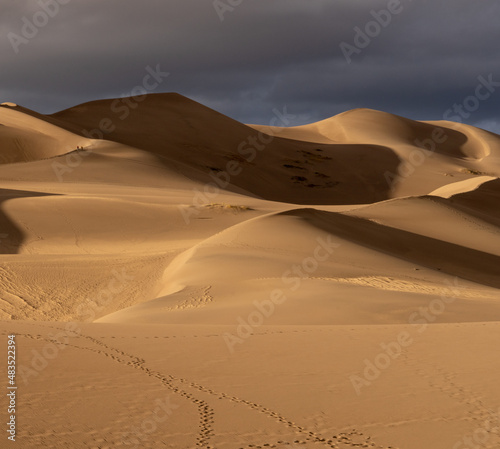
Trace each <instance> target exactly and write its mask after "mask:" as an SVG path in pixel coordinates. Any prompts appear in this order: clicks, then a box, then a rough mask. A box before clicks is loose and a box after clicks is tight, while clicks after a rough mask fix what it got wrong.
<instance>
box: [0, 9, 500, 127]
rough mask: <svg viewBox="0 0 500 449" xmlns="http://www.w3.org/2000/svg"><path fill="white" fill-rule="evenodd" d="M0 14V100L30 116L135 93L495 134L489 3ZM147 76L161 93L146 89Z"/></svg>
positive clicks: (493, 23) (499, 91) (231, 108)
mask: <svg viewBox="0 0 500 449" xmlns="http://www.w3.org/2000/svg"><path fill="white" fill-rule="evenodd" d="M0 5H1V14H0V57H1V59H0V102H3V101H11V102H15V103H18V104H20V105H23V106H25V107H28V108H30V109H34V110H36V111H38V112H42V113H53V112H56V111H59V110H62V109H65V108H68V107H71V106H75V105H77V104H80V103H83V102H87V101H91V100H98V99H103V98H117V97H121V96H126V95H130V94H131V93H133V92H136V93H137V92H140V91H141V89H142V90H144V89H146V91H148V92H150V93H154V92H178V93H180V94H182V95H185V96H187V97H189V98H191V99H193V100H196V101H198V102H200V103H203V104H204V105H206V106H209V107H211V108H213V109H215V110H217V111H219V112H221V113H223V114H226V115H228V116H230V117H232V118H234V119H237V120H239V121H241V122H244V123H255V124H264V125H265V124H269V121H270V119H271V118H272V117H274V112H273V110H274V109H278V110H283V108H285V107H286V109H287V111H288V113H289V114H291V115H293V116H294V118H293V120H292V122H291V124H293V125H300V124H305V123H311V122H314V121H318V120H322V119H325V118H328V117H331V116H333V115H336V114H338V113H341V112H344V111H347V110H349V109H354V108H360V107H363V108H372V109H377V110H382V111H386V112H390V113H393V114H398V115H402V116H405V117H408V118H412V119H415V120H441V119H451V120H454V121H461V122H464V123H468V124H472V125H475V126H479V127H481V128H484V129H488V130H490V131H493V132H497V133H500V108H498V106H499V104H500V45H499V44H498V43H499V42H500V27H499V26H498V18H499V17H500V2H498V0H481V1H472V0H440V1H427V0H383V1H379V0H215V1H214V0H142V1H141V2H139V1H137V0H105V1H103V0H0ZM150 72H155V73H156V74H157V79H158V82H157V83H151V82H148V83H146V84H147V85H145V83H144V79H145V76H146V75H147V74H148V73H150ZM159 73H161V74H163V75H158V74H159ZM166 73H168V76H166V75H165V74H166ZM149 80H151V78H149ZM154 84H156V85H154ZM134 89H135V90H134Z"/></svg>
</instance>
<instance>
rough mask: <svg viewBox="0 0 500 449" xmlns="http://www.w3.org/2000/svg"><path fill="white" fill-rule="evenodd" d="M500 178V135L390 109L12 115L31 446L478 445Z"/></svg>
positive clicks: (490, 389) (13, 307)
mask: <svg viewBox="0 0 500 449" xmlns="http://www.w3.org/2000/svg"><path fill="white" fill-rule="evenodd" d="M126 105H128V107H125V106H126ZM77 147H82V148H83V149H79V150H78V151H77V150H76V149H77ZM499 156H500V136H497V135H494V134H492V133H488V132H486V131H483V130H479V129H476V128H473V127H471V126H468V125H464V124H455V123H451V122H444V121H439V122H434V121H429V122H418V121H413V120H409V119H406V118H403V117H397V116H395V115H392V114H387V113H384V112H380V111H373V110H368V109H357V110H353V111H347V112H345V113H343V114H339V115H337V116H334V117H331V118H328V119H326V120H323V121H321V122H317V123H313V124H309V125H304V126H299V127H292V128H286V127H275V126H273V127H268V126H262V125H244V124H242V123H239V122H237V121H235V120H232V119H230V118H228V117H225V116H224V115H222V114H219V113H218V112H216V111H213V110H211V109H209V108H207V107H205V106H202V105H200V104H198V103H196V102H194V101H192V100H189V99H187V98H185V97H182V96H180V95H177V94H156V95H149V96H146V97H145V98H144V99H143V100H142V101H137V99H111V100H102V101H94V102H90V103H85V104H83V105H79V106H76V107H74V108H70V109H68V110H65V111H61V112H59V113H56V114H53V115H50V116H45V115H42V114H39V113H37V112H35V111H30V110H28V109H25V108H23V107H22V106H18V105H16V104H14V103H3V104H2V105H0V162H1V163H0V253H1V261H0V299H1V302H0V319H2V320H3V321H2V332H3V334H4V335H7V334H10V333H12V332H14V333H16V335H17V337H16V338H17V339H18V343H19V346H18V350H19V356H18V369H19V372H18V382H19V384H20V385H19V388H20V390H19V391H21V392H22V403H20V405H19V410H20V412H19V413H20V418H19V429H18V432H19V433H18V438H19V440H20V446H19V447H23V448H24V447H26V448H28V447H29V448H42V447H51V448H56V449H59V448H61V449H62V448H67V447H82V448H83V447H85V448H108V447H130V446H131V447H134V445H135V447H141V448H142V447H144V448H157V447H158V448H160V447H172V448H176V449H177V448H181V449H191V448H193V447H201V448H207V449H208V448H209V447H210V448H217V449H240V448H245V449H250V448H259V447H262V448H263V447H274V448H278V449H285V448H287V449H290V448H291V447H293V448H295V447H304V448H306V449H308V448H310V447H311V448H313V447H314V448H315V447H318V448H319V447H327V448H335V449H347V448H352V447H378V448H382V449H390V448H401V449H402V448H405V449H421V448H422V447H425V448H430V449H442V448H444V447H450V448H451V447H456V445H457V443H460V442H461V441H464V440H463V438H466V437H467V436H468V435H474V432H476V434H478V433H477V432H478V429H484V427H485V426H486V425H487V424H486V423H489V422H494V421H493V420H494V419H497V418H496V415H495V413H496V410H498V409H499V407H500V395H499V390H498V386H497V383H498V382H497V375H496V371H497V370H496V368H497V365H498V360H500V359H499V358H498V357H497V356H496V354H495V351H496V350H495V347H496V346H495V345H496V342H497V340H498V338H497V337H498V336H497V333H498V322H499V321H500V309H499V307H498V300H499V289H500V268H499V267H500V263H499V262H500V212H499V208H498V204H499V201H500V179H499V173H500V162H499V161H500V158H499ZM47 348H48V349H47ZM394 348H399V349H397V351H399V352H397V354H396V355H394V354H393V353H392V352H391V351H392V350H395V349H394ZM457 348H459V354H458V353H457ZM388 354H392V355H388ZM457 354H458V355H457ZM387 360H389V362H387ZM379 362H380V363H382V362H383V363H382V364H384V363H385V364H386V365H384V366H383V367H380V366H379V365H377V364H379ZM2 363H5V362H2ZM370 364H372V365H370ZM2 366H3V365H2ZM372 366H373V367H372ZM377 366H378V367H377ZM21 367H22V368H21ZM370 370H371V371H370ZM366 373H368V375H367V374H366ZM353 379H354V380H353ZM362 379H364V380H362ZM360 382H361V383H360ZM360 385H361V386H360ZM47 391H50V394H46V393H44V394H41V392H47ZM68 391H71V392H72V394H74V396H75V397H77V398H78V401H77V402H78V403H76V404H73V401H70V400H69V399H68ZM20 397H21V396H20ZM20 400H21V399H20ZM159 400H161V401H164V402H161V403H159V402H157V401H159ZM165 401H167V402H165ZM168 401H171V403H172V404H173V405H174V407H173V408H171V409H169V413H168V414H166V415H162V416H163V418H162V419H159V418H158V416H159V415H157V413H159V412H158V410H160V409H161V410H165V407H167V406H166V405H165V404H167V403H168ZM159 404H160V405H159ZM161 404H163V405H162V406H161ZM386 404H390V405H391V407H390V408H388V407H387V406H386ZM158 407H160V409H158ZM161 407H163V409H162V408H161ZM46 410H52V413H50V414H47V413H45V411H46ZM21 416H22V424H21ZM155 417H156V418H158V422H156V421H155V423H156V424H155V428H154V429H152V430H151V431H150V432H149V431H146V432H145V431H144V429H143V428H142V427H141V426H143V423H144V422H146V421H147V420H148V419H149V420H151V419H153V418H155ZM156 418H155V419H156ZM89 429H90V430H89ZM141 429H142V430H141ZM490 430H491V429H490ZM488 435H489V436H488V440H487V441H486V442H485V445H484V447H491V448H493V447H498V444H500V441H499V437H498V434H497V433H494V432H492V431H490V432H489V433H488ZM23 445H24V446H23Z"/></svg>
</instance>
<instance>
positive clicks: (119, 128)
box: [51, 94, 400, 204]
mask: <svg viewBox="0 0 500 449" xmlns="http://www.w3.org/2000/svg"><path fill="white" fill-rule="evenodd" d="M117 104H118V103H117V100H104V101H97V102H91V103H87V104H84V105H81V106H77V107H75V108H71V109H68V110H66V111H62V112H59V113H57V114H54V115H53V116H52V117H51V118H52V119H57V120H58V121H60V122H61V123H63V122H64V123H67V124H68V125H67V128H68V129H71V130H73V131H75V130H76V129H78V128H79V129H80V130H81V133H82V134H84V135H95V136H99V135H101V134H102V135H103V136H105V138H106V139H108V140H113V141H116V142H120V143H123V144H126V145H129V146H132V147H136V148H140V149H143V150H147V151H149V152H151V153H154V154H156V155H158V156H160V157H161V158H162V159H163V160H164V163H165V164H166V165H167V166H169V167H175V168H177V169H178V170H182V171H183V172H184V173H186V174H188V176H190V177H191V178H193V179H196V180H198V181H201V182H214V181H215V182H216V183H217V184H218V185H219V186H224V187H226V183H229V184H228V185H227V187H228V188H229V189H231V188H233V189H234V188H238V189H243V190H244V191H245V192H247V193H249V194H251V195H253V196H256V197H260V198H265V199H269V200H273V201H282V202H290V203H301V204H357V203H371V202H375V201H380V200H383V199H385V198H388V196H389V193H390V185H389V184H388V183H387V181H386V178H385V176H384V173H385V171H386V170H392V171H396V170H397V166H398V164H399V162H400V160H399V158H398V156H397V155H396V154H394V152H393V151H392V149H391V148H389V147H386V146H384V145H375V144H372V143H370V144H351V143H348V142H346V143H342V144H328V145H325V144H316V143H311V142H301V141H297V140H293V139H288V138H282V137H280V132H279V130H278V132H277V133H276V135H274V136H270V135H268V134H266V135H264V134H261V133H259V131H258V130H255V129H253V128H251V127H248V126H246V125H243V124H241V123H239V122H236V121H234V120H232V119H230V118H228V117H225V116H223V115H222V114H219V113H217V112H215V111H213V110H211V109H209V108H206V107H205V106H202V105H200V104H198V103H196V102H194V101H191V100H189V99H187V98H184V97H182V96H180V95H177V94H157V95H151V96H148V97H146V99H145V100H144V101H143V102H142V103H141V104H140V105H139V106H138V107H137V108H136V109H130V110H128V111H127V112H126V113H122V114H115V113H114V112H113V111H116V110H117ZM103 119H104V120H106V119H109V120H110V121H112V125H111V126H110V127H109V129H112V131H111V132H106V133H102V132H101V131H102V126H100V123H102V120H103ZM236 172H237V173H238V174H237V175H233V174H232V173H236Z"/></svg>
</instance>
